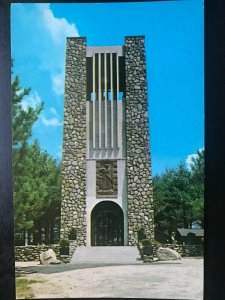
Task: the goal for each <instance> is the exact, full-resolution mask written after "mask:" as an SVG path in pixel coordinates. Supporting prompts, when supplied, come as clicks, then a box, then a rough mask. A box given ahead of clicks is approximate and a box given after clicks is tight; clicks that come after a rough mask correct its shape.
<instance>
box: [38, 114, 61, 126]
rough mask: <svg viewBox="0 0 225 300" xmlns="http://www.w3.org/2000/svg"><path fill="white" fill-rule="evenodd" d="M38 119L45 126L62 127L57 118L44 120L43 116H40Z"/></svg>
mask: <svg viewBox="0 0 225 300" xmlns="http://www.w3.org/2000/svg"><path fill="white" fill-rule="evenodd" d="M40 119H41V122H42V124H44V125H45V126H53V127H55V126H62V123H60V122H59V120H58V119H57V118H51V119H46V118H45V117H44V116H41V117H40Z"/></svg>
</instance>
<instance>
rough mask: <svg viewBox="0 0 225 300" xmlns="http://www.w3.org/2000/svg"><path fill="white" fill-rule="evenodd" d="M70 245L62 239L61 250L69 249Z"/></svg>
mask: <svg viewBox="0 0 225 300" xmlns="http://www.w3.org/2000/svg"><path fill="white" fill-rule="evenodd" d="M69 245H70V243H69V241H68V240H66V239H61V240H60V242H59V246H60V248H69Z"/></svg>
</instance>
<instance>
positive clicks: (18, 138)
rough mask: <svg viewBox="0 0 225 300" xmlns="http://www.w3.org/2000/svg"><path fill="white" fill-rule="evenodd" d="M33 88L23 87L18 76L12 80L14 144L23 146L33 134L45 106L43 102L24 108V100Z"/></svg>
mask: <svg viewBox="0 0 225 300" xmlns="http://www.w3.org/2000/svg"><path fill="white" fill-rule="evenodd" d="M30 91H31V89H30V88H28V89H22V88H21V86H20V80H19V77H18V76H15V78H14V79H13V81H12V102H13V107H12V115H13V121H12V123H13V124H12V125H13V146H14V147H21V146H22V145H23V144H24V143H26V142H27V141H28V139H29V138H30V137H31V136H32V126H33V124H34V123H35V122H36V120H37V119H38V116H39V114H40V112H41V111H42V109H43V107H44V103H43V102H41V103H40V105H39V106H37V107H36V108H32V107H28V108H27V110H24V109H22V101H23V100H24V97H25V96H28V95H29V93H30Z"/></svg>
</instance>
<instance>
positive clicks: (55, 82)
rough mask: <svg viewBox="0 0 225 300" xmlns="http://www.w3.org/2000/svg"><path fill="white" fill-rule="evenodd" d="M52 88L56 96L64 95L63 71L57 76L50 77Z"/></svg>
mask: <svg viewBox="0 0 225 300" xmlns="http://www.w3.org/2000/svg"><path fill="white" fill-rule="evenodd" d="M51 79H52V88H53V91H54V92H55V94H56V95H63V93H64V71H63V72H61V73H58V74H54V75H52V77H51Z"/></svg>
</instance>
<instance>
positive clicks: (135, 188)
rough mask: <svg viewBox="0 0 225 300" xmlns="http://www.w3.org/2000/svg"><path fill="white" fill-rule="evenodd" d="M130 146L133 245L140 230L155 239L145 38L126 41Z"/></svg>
mask: <svg viewBox="0 0 225 300" xmlns="http://www.w3.org/2000/svg"><path fill="white" fill-rule="evenodd" d="M124 52H125V74H126V96H125V97H126V134H127V138H126V142H127V144H126V146H127V183H128V186H127V190H128V228H129V229H128V230H129V245H134V244H136V243H137V233H136V230H137V228H138V227H144V228H145V233H146V235H147V236H148V237H151V238H154V211H153V189H152V178H151V159H150V144H149V123H148V97H147V79H146V61H145V47H144V37H143V36H137V37H126V38H125V49H124Z"/></svg>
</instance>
